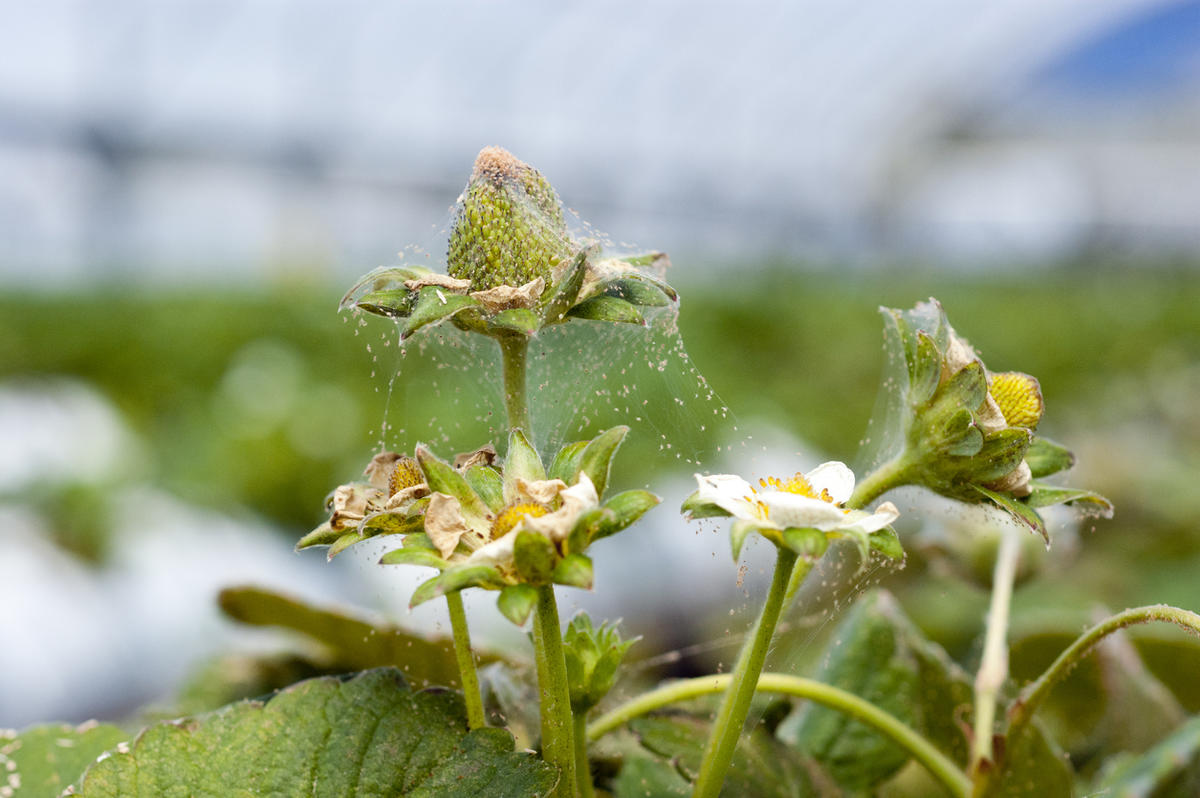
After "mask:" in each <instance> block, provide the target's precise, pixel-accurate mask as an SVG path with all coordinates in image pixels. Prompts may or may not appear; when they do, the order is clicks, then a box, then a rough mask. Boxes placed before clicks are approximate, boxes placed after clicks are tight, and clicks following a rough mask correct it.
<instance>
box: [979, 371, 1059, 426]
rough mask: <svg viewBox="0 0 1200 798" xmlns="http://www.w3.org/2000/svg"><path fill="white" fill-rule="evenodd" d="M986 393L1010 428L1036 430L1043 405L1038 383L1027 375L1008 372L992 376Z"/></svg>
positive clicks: (1040, 418) (1043, 408) (1043, 409)
mask: <svg viewBox="0 0 1200 798" xmlns="http://www.w3.org/2000/svg"><path fill="white" fill-rule="evenodd" d="M988 392H989V393H991V395H992V398H993V399H995V400H996V404H997V406H999V408H1000V412H1001V413H1003V414H1004V421H1005V423H1006V424H1008V426H1010V427H1025V428H1026V429H1031V430H1032V429H1036V428H1037V425H1038V422H1039V421H1041V420H1042V413H1043V412H1044V411H1045V409H1046V407H1045V404H1044V403H1043V402H1042V389H1041V386H1040V385H1038V381H1037V380H1036V379H1034V378H1033V377H1030V376H1029V375H1028V374H1022V373H1020V372H1018V371H1008V372H1004V373H1002V374H993V375H992V379H991V385H990V386H989V387H988Z"/></svg>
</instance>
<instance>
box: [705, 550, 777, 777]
mask: <svg viewBox="0 0 1200 798" xmlns="http://www.w3.org/2000/svg"><path fill="white" fill-rule="evenodd" d="M795 565H796V552H794V551H792V550H790V549H785V548H783V547H777V554H776V560H775V576H774V577H773V578H772V579H771V589H770V591H768V593H767V600H766V602H765V603H764V604H763V608H762V614H761V615H759V616H758V623H757V624H756V625H755V627H754V632H753V633H752V634H751V636H750V637H749V638H747V639H746V642H745V644H743V646H742V653H741V654H739V655H738V661H737V664H736V665H735V666H734V668H733V673H732V674H731V675H730V680H729V688H728V689H727V690H726V691H725V697H724V698H723V699H721V708H720V709H719V710H718V711H717V717H716V719H715V720H714V721H713V726H712V731H711V732H710V733H709V737H708V742H707V744H705V746H704V758H703V760H702V761H701V763H700V774H699V776H697V777H696V786H695V789H694V790H693V791H692V798H716V796H717V794H718V793H720V792H721V786H722V785H723V784H724V783H725V772H726V771H727V770H729V763H730V761H731V760H732V759H733V751H734V748H735V747H736V746H737V741H738V737H739V736H741V733H742V726H743V725H744V724H745V723H746V716H747V715H748V714H749V713H750V700H751V699H752V698H753V697H754V687H755V685H757V684H758V677H759V674H761V673H762V669H763V662H764V661H765V660H766V657H767V649H768V648H769V647H770V645H771V637H772V636H773V635H774V633H775V624H776V623H777V622H778V621H779V613H780V610H781V609H782V608H783V602H784V598H785V597H786V595H787V591H788V584H789V583H790V581H791V576H792V569H793V567H794V566H795Z"/></svg>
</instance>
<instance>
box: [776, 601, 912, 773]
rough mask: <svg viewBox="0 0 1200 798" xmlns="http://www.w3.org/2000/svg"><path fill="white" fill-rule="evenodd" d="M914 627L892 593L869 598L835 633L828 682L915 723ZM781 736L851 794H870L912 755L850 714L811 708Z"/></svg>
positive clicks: (803, 708)
mask: <svg viewBox="0 0 1200 798" xmlns="http://www.w3.org/2000/svg"><path fill="white" fill-rule="evenodd" d="M910 629H911V624H910V623H909V622H908V620H907V619H906V618H904V616H903V614H902V613H901V612H900V608H899V606H898V605H897V604H896V602H895V599H893V598H892V597H891V596H890V595H889V594H887V593H885V592H883V591H876V592H874V593H870V594H867V595H866V596H864V597H863V598H862V599H861V600H860V601H859V602H858V603H857V604H856V605H855V606H854V609H853V610H851V611H850V613H849V614H848V615H847V616H846V619H845V620H844V621H842V623H841V624H840V625H839V626H838V629H837V631H836V632H835V634H834V640H835V641H836V645H835V647H834V648H833V649H832V650H831V651H830V652H829V653H828V654H827V655H826V656H827V659H826V662H825V665H824V667H823V668H822V670H821V673H820V676H819V677H818V678H819V679H820V681H822V682H825V683H827V684H830V685H833V686H834V687H840V688H842V689H843V690H848V691H850V692H852V693H854V694H855V695H858V696H861V697H863V698H865V699H866V700H868V701H870V702H871V703H873V704H875V705H876V706H878V707H880V708H881V709H884V710H886V711H888V712H890V713H892V714H893V715H895V716H896V717H897V718H898V719H899V720H901V721H903V722H904V723H907V724H909V725H913V723H914V721H916V720H917V712H916V707H917V705H918V704H919V702H920V699H921V683H920V681H919V674H918V672H917V669H916V668H915V667H914V663H913V657H912V654H911V646H910V644H909V640H908V636H909V631H910ZM777 735H778V736H779V738H780V739H782V740H784V741H785V742H788V743H791V744H793V745H795V746H796V747H798V748H799V749H800V750H801V751H804V752H805V753H806V754H808V755H810V756H812V757H813V758H814V759H816V760H817V761H818V762H820V763H821V765H822V766H823V767H824V769H825V771H826V772H827V773H829V775H830V776H832V777H833V779H834V781H836V782H837V783H838V784H839V785H840V786H841V787H842V788H843V789H846V790H848V791H854V790H862V791H868V790H871V789H872V788H874V787H875V786H876V785H878V784H881V783H882V782H883V781H885V780H886V779H888V778H890V777H891V776H892V775H893V774H894V773H896V771H898V770H899V769H900V768H901V767H902V766H903V765H904V763H905V762H907V761H908V754H907V753H905V752H904V751H903V750H902V749H901V748H899V747H897V746H896V745H895V744H894V743H892V742H890V741H889V740H887V739H885V738H884V737H882V736H880V735H879V733H878V732H876V731H874V730H872V729H870V728H869V727H867V726H864V725H863V724H861V723H859V722H857V721H855V720H853V719H851V718H850V717H849V716H847V715H845V714H843V713H840V712H835V711H834V710H831V709H828V708H826V707H822V706H818V705H815V704H804V705H802V706H801V707H800V709H799V710H798V711H796V712H795V713H793V714H792V715H791V716H790V717H788V718H787V719H786V720H785V721H784V722H783V723H782V724H781V725H780V727H779V729H778V731H777Z"/></svg>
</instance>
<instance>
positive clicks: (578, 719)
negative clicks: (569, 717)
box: [575, 712, 596, 798]
mask: <svg viewBox="0 0 1200 798" xmlns="http://www.w3.org/2000/svg"><path fill="white" fill-rule="evenodd" d="M587 749H588V736H587V713H586V712H577V713H576V714H575V782H576V789H578V790H579V798H596V788H595V787H593V786H592V765H591V763H590V762H588V754H587Z"/></svg>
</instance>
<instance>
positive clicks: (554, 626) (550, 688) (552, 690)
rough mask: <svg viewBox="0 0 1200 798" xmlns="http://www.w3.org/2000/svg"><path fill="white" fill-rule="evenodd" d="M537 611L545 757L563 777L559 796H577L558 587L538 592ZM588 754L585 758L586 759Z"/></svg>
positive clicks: (535, 634)
mask: <svg viewBox="0 0 1200 798" xmlns="http://www.w3.org/2000/svg"><path fill="white" fill-rule="evenodd" d="M537 591H538V601H537V608H536V610H535V611H534V617H533V637H534V648H535V653H536V661H537V668H538V674H537V676H538V687H539V689H540V691H541V714H542V758H543V759H545V760H546V761H547V762H549V763H550V764H552V765H555V766H556V767H558V769H559V772H560V773H561V777H560V778H559V781H558V787H557V788H556V789H555V791H554V793H553V794H554V795H555V796H559V798H566V797H567V796H575V795H576V788H577V785H576V782H575V743H574V741H573V739H572V738H573V737H574V736H575V735H574V729H575V726H574V723H573V721H572V718H571V693H570V687H569V685H568V684H567V661H566V658H565V656H564V655H563V646H562V629H561V627H560V624H559V620H558V604H557V602H555V600H554V586H553V585H541V586H540V587H538V589H537ZM586 755H587V754H586V752H585V754H584V756H585V757H586Z"/></svg>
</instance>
